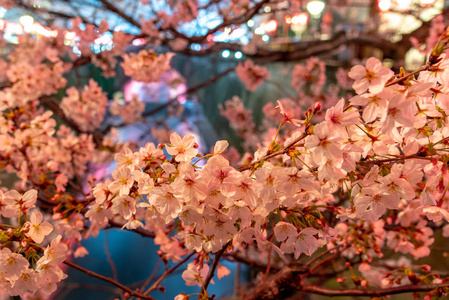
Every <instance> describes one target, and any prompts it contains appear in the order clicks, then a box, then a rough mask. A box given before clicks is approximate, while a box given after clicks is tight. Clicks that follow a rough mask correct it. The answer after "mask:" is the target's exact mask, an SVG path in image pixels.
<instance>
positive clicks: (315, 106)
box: [313, 102, 321, 114]
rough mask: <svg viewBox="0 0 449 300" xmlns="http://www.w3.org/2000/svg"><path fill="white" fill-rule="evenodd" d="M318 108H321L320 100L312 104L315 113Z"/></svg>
mask: <svg viewBox="0 0 449 300" xmlns="http://www.w3.org/2000/svg"><path fill="white" fill-rule="evenodd" d="M320 110H321V103H320V102H316V103H315V105H314V106H313V113H314V114H316V113H317V112H319V111H320Z"/></svg>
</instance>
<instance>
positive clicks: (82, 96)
mask: <svg viewBox="0 0 449 300" xmlns="http://www.w3.org/2000/svg"><path fill="white" fill-rule="evenodd" d="M107 105H108V99H107V98H106V94H105V93H104V92H103V90H102V89H101V87H99V86H98V83H97V82H96V81H94V80H92V79H91V80H89V85H85V86H84V88H83V91H82V92H81V93H80V92H79V91H78V89H77V88H75V87H70V88H68V89H67V97H64V98H63V99H62V101H61V108H62V110H63V111H64V112H65V113H66V115H68V116H70V118H71V119H73V120H74V121H75V122H76V123H77V124H78V125H79V126H80V127H81V129H82V130H83V131H93V130H94V129H96V128H98V127H99V126H100V125H101V123H102V121H103V117H104V114H105V112H106V107H107Z"/></svg>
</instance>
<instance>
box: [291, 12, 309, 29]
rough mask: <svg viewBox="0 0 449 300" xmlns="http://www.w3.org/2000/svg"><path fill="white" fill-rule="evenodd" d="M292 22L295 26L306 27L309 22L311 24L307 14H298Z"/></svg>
mask: <svg viewBox="0 0 449 300" xmlns="http://www.w3.org/2000/svg"><path fill="white" fill-rule="evenodd" d="M291 21H292V23H293V24H295V25H302V26H306V25H307V22H309V14H308V13H306V12H300V13H296V14H294V15H293V17H292V20H291Z"/></svg>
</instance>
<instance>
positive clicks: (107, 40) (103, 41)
mask: <svg viewBox="0 0 449 300" xmlns="http://www.w3.org/2000/svg"><path fill="white" fill-rule="evenodd" d="M94 43H95V44H97V45H109V44H112V38H111V37H110V36H108V35H102V36H100V37H98V38H96V39H95V41H94Z"/></svg>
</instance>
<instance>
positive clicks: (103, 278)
mask: <svg viewBox="0 0 449 300" xmlns="http://www.w3.org/2000/svg"><path fill="white" fill-rule="evenodd" d="M64 263H65V264H66V265H68V266H70V267H72V268H74V269H76V270H78V271H81V272H83V273H85V274H87V275H89V276H90V277H94V278H97V279H100V280H103V281H106V282H108V283H110V284H112V285H114V286H116V287H118V288H120V289H122V290H123V291H125V292H127V293H128V294H129V295H130V296H134V297H138V298H142V299H149V300H155V299H154V298H153V297H150V296H147V295H144V294H141V293H138V292H136V291H133V290H131V289H130V288H128V287H126V286H124V285H123V284H121V283H119V282H118V281H116V280H114V279H112V278H109V277H105V276H103V275H100V274H98V273H95V272H93V271H90V270H88V269H85V268H83V267H81V266H79V265H77V264H74V263H72V262H70V261H68V260H66V261H64Z"/></svg>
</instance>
